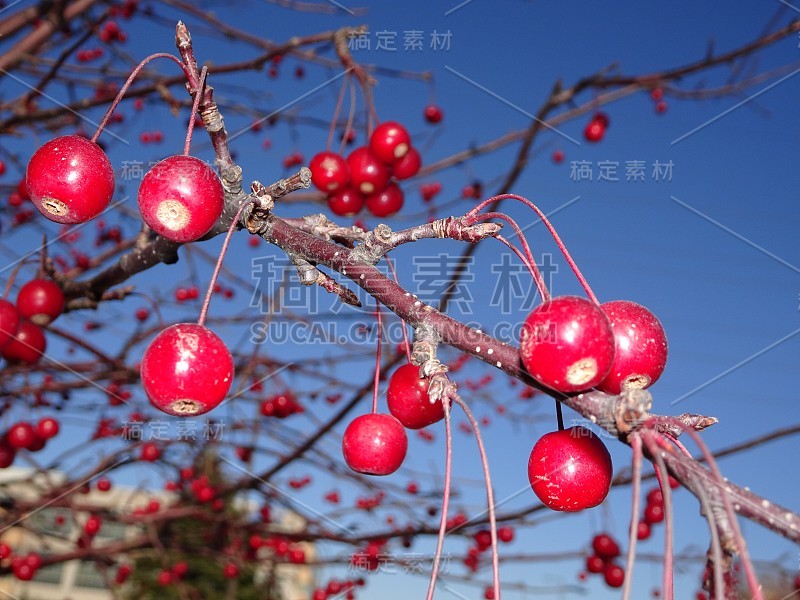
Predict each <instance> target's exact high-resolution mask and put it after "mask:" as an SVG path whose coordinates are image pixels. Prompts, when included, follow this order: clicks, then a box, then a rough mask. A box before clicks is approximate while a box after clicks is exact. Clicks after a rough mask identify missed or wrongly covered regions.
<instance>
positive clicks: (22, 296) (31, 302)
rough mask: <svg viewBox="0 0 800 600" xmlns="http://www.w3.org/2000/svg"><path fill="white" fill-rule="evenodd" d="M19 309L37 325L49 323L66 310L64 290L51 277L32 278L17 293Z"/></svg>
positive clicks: (21, 313)
mask: <svg viewBox="0 0 800 600" xmlns="http://www.w3.org/2000/svg"><path fill="white" fill-rule="evenodd" d="M17 310H18V311H19V314H20V315H22V316H23V317H25V318H26V319H30V320H31V321H33V322H34V323H36V324H37V325H47V324H48V323H50V322H51V321H53V320H55V319H56V317H58V315H60V314H61V313H62V312H63V311H64V292H62V291H61V286H59V285H58V284H57V283H56V282H55V281H53V280H51V279H32V280H31V281H29V282H28V283H26V284H25V285H23V286H22V287H21V288H20V290H19V294H17Z"/></svg>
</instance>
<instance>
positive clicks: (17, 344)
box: [2, 320, 47, 365]
mask: <svg viewBox="0 0 800 600" xmlns="http://www.w3.org/2000/svg"><path fill="white" fill-rule="evenodd" d="M46 349H47V340H46V339H45V337H44V332H43V331H42V330H41V328H39V327H38V326H37V325H34V324H33V323H31V322H30V321H25V320H23V321H21V322H20V324H19V329H18V330H17V335H15V336H14V339H12V340H11V341H10V342H9V343H8V344H6V345H5V346H4V347H3V349H2V356H3V358H5V359H6V360H7V361H9V362H17V363H23V364H26V365H35V364H36V363H38V362H39V361H40V360H41V358H42V354H43V353H44V351H45V350H46Z"/></svg>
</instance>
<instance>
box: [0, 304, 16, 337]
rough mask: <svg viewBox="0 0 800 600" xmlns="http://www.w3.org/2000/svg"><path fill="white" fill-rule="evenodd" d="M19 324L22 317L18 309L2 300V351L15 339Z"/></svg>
mask: <svg viewBox="0 0 800 600" xmlns="http://www.w3.org/2000/svg"><path fill="white" fill-rule="evenodd" d="M19 324H20V316H19V312H17V308H16V307H15V306H14V305H13V304H11V302H9V301H8V300H3V299H0V349H2V348H4V347H5V346H6V345H8V343H9V342H10V341H11V340H12V339H13V338H14V336H15V335H16V334H17V330H18V329H19Z"/></svg>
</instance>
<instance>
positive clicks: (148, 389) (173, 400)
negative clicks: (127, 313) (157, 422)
mask: <svg viewBox="0 0 800 600" xmlns="http://www.w3.org/2000/svg"><path fill="white" fill-rule="evenodd" d="M233 371H234V366H233V357H232V356H231V353H230V350H228V347H227V346H226V345H225V342H223V341H222V340H221V339H220V338H219V336H217V334H215V333H214V332H213V331H211V330H210V329H207V328H205V327H203V326H202V325H197V324H196V323H178V324H177V325H172V326H171V327H168V328H167V329H165V330H164V331H162V332H161V333H159V334H158V335H157V336H156V338H155V339H154V340H153V341H152V342H150V345H149V346H148V347H147V350H145V352H144V356H143V357H142V365H141V374H142V386H143V387H144V391H145V393H146V394H147V397H148V398H149V399H150V403H151V404H152V405H153V406H155V407H156V408H158V409H159V410H162V411H164V412H165V413H167V414H169V415H174V416H178V417H181V416H194V415H202V414H203V413H206V412H208V411H210V410H211V409H213V408H215V407H216V406H218V405H219V404H220V402H222V401H223V400H224V399H225V397H226V396H227V395H228V391H229V390H230V388H231V384H232V383H233Z"/></svg>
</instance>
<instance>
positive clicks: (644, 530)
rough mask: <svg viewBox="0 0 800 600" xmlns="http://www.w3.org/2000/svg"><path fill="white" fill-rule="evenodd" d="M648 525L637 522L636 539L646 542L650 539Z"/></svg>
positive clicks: (644, 522) (643, 522)
mask: <svg viewBox="0 0 800 600" xmlns="http://www.w3.org/2000/svg"><path fill="white" fill-rule="evenodd" d="M650 533H651V532H650V524H649V523H647V522H646V521H639V523H638V524H637V525H636V539H637V540H646V539H647V538H649V537H650Z"/></svg>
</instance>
